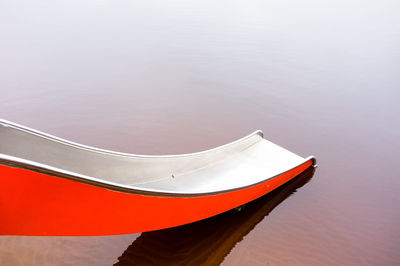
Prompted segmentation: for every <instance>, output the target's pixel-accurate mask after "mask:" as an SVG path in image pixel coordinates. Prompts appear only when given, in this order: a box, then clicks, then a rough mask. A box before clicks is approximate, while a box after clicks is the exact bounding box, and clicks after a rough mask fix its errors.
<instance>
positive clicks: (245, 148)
mask: <svg viewBox="0 0 400 266" xmlns="http://www.w3.org/2000/svg"><path fill="white" fill-rule="evenodd" d="M310 159H312V157H308V158H303V157H300V156H298V155H296V154H294V153H292V152H290V151H288V150H286V149H284V148H282V147H280V146H278V145H276V144H274V143H272V142H270V141H268V140H266V139H264V138H263V134H262V132H261V131H256V132H254V133H252V134H250V135H248V136H247V137H244V138H242V139H239V140H237V141H234V142H231V143H229V144H225V145H223V146H220V147H217V148H214V149H211V150H206V151H202V152H197V153H191V154H182V155H162V156H147V155H136V154H126V153H119V152H114V151H107V150H103V149H98V148H93V147H88V146H85V145H81V144H77V143H73V142H70V141H67V140H63V139H60V138H57V137H54V136H51V135H48V134H45V133H42V132H39V131H36V130H33V129H30V128H27V127H24V126H20V125H17V124H15V123H12V122H9V121H6V120H0V164H5V163H4V162H8V164H9V163H10V162H12V164H13V165H17V166H19V167H23V168H28V169H35V168H39V169H42V170H41V171H43V169H46V170H47V171H48V172H50V173H53V174H54V175H56V176H57V173H58V174H60V176H65V175H67V176H69V177H76V178H77V179H78V180H80V181H82V180H83V181H85V180H87V181H91V183H93V182H94V183H96V184H97V185H101V184H107V185H111V186H113V187H123V188H125V189H129V188H131V189H135V190H143V191H153V192H162V193H178V194H198V193H200V194H203V193H218V192H223V191H228V190H235V189H240V188H243V187H247V186H251V185H253V184H257V183H260V182H262V181H265V180H267V179H269V178H273V177H275V176H277V175H279V174H280V173H283V172H285V171H288V170H290V169H292V168H294V167H296V166H298V165H300V164H302V163H304V162H305V161H307V160H310Z"/></svg>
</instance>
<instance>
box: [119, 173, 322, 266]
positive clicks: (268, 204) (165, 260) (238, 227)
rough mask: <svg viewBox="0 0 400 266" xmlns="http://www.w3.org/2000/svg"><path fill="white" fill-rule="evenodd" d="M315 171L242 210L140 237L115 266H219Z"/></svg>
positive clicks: (234, 210) (238, 209)
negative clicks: (236, 246)
mask: <svg viewBox="0 0 400 266" xmlns="http://www.w3.org/2000/svg"><path fill="white" fill-rule="evenodd" d="M314 171H315V169H314V167H310V168H308V169H306V170H305V171H304V172H303V173H301V174H300V175H299V176H297V177H295V178H294V179H292V180H291V181H289V182H288V183H286V184H284V185H283V186H281V187H279V188H277V189H276V190H274V191H272V192H270V193H268V194H267V195H265V196H263V197H261V198H259V199H257V200H254V201H252V202H250V203H247V204H246V205H245V206H243V207H241V208H236V209H233V210H230V211H228V212H225V213H222V214H219V215H217V216H214V217H211V218H208V219H205V220H202V221H198V222H195V223H191V224H187V225H183V226H178V227H174V228H169V229H164V230H158V231H151V232H146V233H142V234H141V235H140V236H139V237H138V238H137V239H136V240H135V241H134V242H133V243H132V244H131V245H130V246H129V247H128V248H127V249H126V250H125V252H124V253H123V254H122V255H121V256H120V257H119V258H118V262H117V263H116V264H114V265H118V266H123V265H199V264H207V265H209V264H211V265H218V264H220V263H221V262H222V261H223V260H224V258H225V256H226V255H227V254H228V253H229V252H230V251H231V249H232V248H233V247H234V246H235V244H236V243H238V242H240V241H241V240H242V239H243V237H244V236H246V235H247V234H248V233H249V232H250V231H251V230H252V229H253V228H254V227H255V226H256V225H257V224H258V223H259V222H261V221H262V220H263V219H264V217H265V216H267V215H268V214H269V213H270V212H271V211H272V210H273V209H274V208H275V207H276V206H278V205H279V204H280V203H281V202H282V201H284V200H285V199H286V198H288V197H289V196H290V195H291V194H293V193H294V192H296V190H297V189H298V188H300V187H302V186H303V185H305V184H306V183H307V182H308V181H309V180H310V179H311V178H312V176H313V174H314Z"/></svg>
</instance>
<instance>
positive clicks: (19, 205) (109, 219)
mask: <svg viewBox="0 0 400 266" xmlns="http://www.w3.org/2000/svg"><path fill="white" fill-rule="evenodd" d="M311 165H312V160H309V161H307V162H305V163H303V164H301V165H299V166H297V167H296V168H294V169H292V170H290V171H288V172H285V173H283V174H281V175H279V176H277V177H275V178H273V179H271V180H268V181H266V182H264V183H260V184H258V185H255V186H253V187H249V188H245V189H242V190H237V191H232V192H227V193H222V194H217V195H213V196H199V197H186V198H185V197H157V196H148V195H138V194H131V193H124V192H118V191H112V190H108V189H105V188H101V187H97V186H93V185H89V184H85V183H80V182H76V181H73V180H69V179H65V178H61V177H54V176H51V175H46V174H42V173H38V172H35V171H30V170H25V169H20V168H13V167H9V166H6V165H0V234H1V235H70V236H77V235H111V234H128V233H137V232H145V231H151V230H158V229H163V228H168V227H174V226H178V225H182V224H186V223H191V222H194V221H198V220H202V219H205V218H208V217H211V216H214V215H217V214H219V213H222V212H225V211H228V210H230V209H232V208H235V207H237V206H240V205H243V204H245V203H247V202H250V201H252V200H254V199H257V198H259V197H261V196H263V195H265V194H266V193H268V192H270V191H272V190H274V189H275V188H277V187H279V186H281V185H283V184H284V183H286V182H288V181H289V180H291V179H292V178H294V177H296V176H297V175H299V174H300V173H301V172H303V171H304V170H305V169H307V168H308V167H310V166H311Z"/></svg>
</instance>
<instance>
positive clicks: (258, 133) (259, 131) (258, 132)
mask: <svg viewBox="0 0 400 266" xmlns="http://www.w3.org/2000/svg"><path fill="white" fill-rule="evenodd" d="M254 134H257V135H259V136H260V137H262V138H264V133H263V132H262V130H261V129H258V130H256V131H255V132H254Z"/></svg>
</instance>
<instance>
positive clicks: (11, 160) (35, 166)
mask: <svg viewBox="0 0 400 266" xmlns="http://www.w3.org/2000/svg"><path fill="white" fill-rule="evenodd" d="M0 124H2V125H3V126H6V127H7V126H10V127H14V128H17V129H19V130H23V131H25V132H28V133H31V134H34V135H37V136H39V137H43V138H46V139H49V140H52V141H55V142H59V143H62V144H65V145H69V146H72V147H76V148H80V149H85V150H89V151H92V152H99V153H105V154H111V155H117V156H122V157H136V158H176V157H184V156H197V155H201V154H204V153H208V152H212V151H216V150H219V149H222V148H225V147H227V146H231V145H234V144H236V143H239V142H241V141H244V140H246V139H248V138H250V137H252V136H254V135H259V136H260V137H261V139H263V137H264V135H263V133H262V131H261V130H257V131H255V132H253V133H252V134H250V135H247V136H245V137H243V138H240V139H238V140H235V141H232V142H230V143H227V144H224V145H221V146H218V147H215V148H212V149H208V150H204V151H200V152H195V153H187V154H176V155H138V154H129V153H122V152H116V151H111V150H105V149H100V148H95V147H90V146H86V145H82V144H79V143H75V142H72V141H69V140H65V139H62V138H59V137H56V136H53V135H50V134H47V133H44V132H41V131H38V130H34V129H31V128H29V127H25V126H21V125H18V124H16V123H13V122H9V121H6V120H4V119H0ZM253 145H254V144H253ZM310 160H311V161H312V166H314V167H315V166H316V159H315V157H314V156H309V157H307V158H305V159H304V160H303V161H302V162H301V163H300V164H298V165H296V166H294V167H292V168H290V169H287V170H285V171H282V172H280V173H278V174H277V175H274V176H271V177H266V178H265V179H263V180H261V181H259V182H255V183H250V184H248V185H245V186H239V187H234V188H229V189H223V190H217V191H209V192H196V193H193V192H191V193H185V192H175V191H168V190H160V189H146V188H142V187H137V186H133V185H123V184H120V183H116V182H110V181H107V180H104V179H100V178H95V177H92V176H88V175H83V174H80V173H76V172H73V171H68V170H64V169H60V168H58V167H53V166H50V165H46V164H42V163H38V162H34V161H31V160H26V159H22V158H18V157H15V156H10V155H6V154H2V153H0V165H5V166H8V167H13V168H19V169H25V170H30V171H34V172H37V173H41V174H45V175H49V176H53V177H58V178H64V179H68V180H71V181H76V182H80V183H84V184H88V185H92V186H96V187H100V188H105V189H108V190H111V191H118V192H123V193H130V194H137V195H144V196H156V197H185V198H186V197H204V196H212V195H218V194H224V193H229V192H233V191H238V190H242V189H246V188H250V187H253V186H256V185H259V184H262V183H264V182H268V181H269V180H271V179H274V178H276V177H279V176H280V175H282V174H285V173H287V172H290V171H291V170H293V169H295V168H297V167H299V166H301V165H303V164H304V163H306V162H308V161H310Z"/></svg>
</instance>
